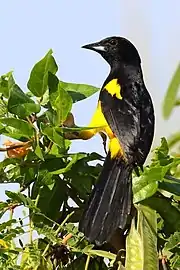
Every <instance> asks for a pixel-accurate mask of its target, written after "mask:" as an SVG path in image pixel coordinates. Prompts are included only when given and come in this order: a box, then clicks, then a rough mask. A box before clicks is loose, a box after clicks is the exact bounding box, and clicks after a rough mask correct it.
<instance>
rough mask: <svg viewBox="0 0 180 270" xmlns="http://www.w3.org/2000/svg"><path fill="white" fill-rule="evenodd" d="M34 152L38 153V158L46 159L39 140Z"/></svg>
mask: <svg viewBox="0 0 180 270" xmlns="http://www.w3.org/2000/svg"><path fill="white" fill-rule="evenodd" d="M34 153H35V154H36V156H37V157H38V158H40V159H41V160H43V161H44V157H43V153H42V150H41V147H40V146H39V142H37V145H36V147H35V150H34Z"/></svg>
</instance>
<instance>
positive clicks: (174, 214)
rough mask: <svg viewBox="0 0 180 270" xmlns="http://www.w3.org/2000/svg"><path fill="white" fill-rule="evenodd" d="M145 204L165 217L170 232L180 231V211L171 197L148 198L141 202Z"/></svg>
mask: <svg viewBox="0 0 180 270" xmlns="http://www.w3.org/2000/svg"><path fill="white" fill-rule="evenodd" d="M141 204H143V205H147V206H149V207H151V208H152V209H154V210H156V211H157V212H158V213H159V214H160V216H161V217H162V218H163V219H164V221H165V224H166V228H167V230H168V231H169V232H174V231H176V230H177V231H179V228H180V211H178V209H177V208H176V207H175V206H173V205H172V203H171V201H170V199H168V198H166V197H163V196H162V197H155V196H153V197H152V198H148V199H146V200H144V201H143V202H141Z"/></svg>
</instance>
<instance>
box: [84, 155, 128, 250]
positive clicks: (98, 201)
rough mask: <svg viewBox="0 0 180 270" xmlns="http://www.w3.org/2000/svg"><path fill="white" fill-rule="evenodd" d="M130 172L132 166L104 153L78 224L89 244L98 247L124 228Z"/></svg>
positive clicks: (126, 215)
mask: <svg viewBox="0 0 180 270" xmlns="http://www.w3.org/2000/svg"><path fill="white" fill-rule="evenodd" d="M132 170H133V166H132V165H129V164H127V163H126V162H125V161H123V160H122V159H120V158H119V159H117V158H116V159H111V157H110V153H108V155H107V157H106V160H105V162H104V166H103V170H102V172H101V174H100V177H99V180H98V183H97V185H96V186H95V188H94V190H93V192H92V195H91V196H90V199H89V202H88V204H87V208H86V209H85V211H84V213H83V216H82V218H81V221H80V224H79V230H80V231H81V232H83V233H84V235H85V236H86V238H87V239H88V240H89V241H90V242H95V243H96V244H97V245H102V244H103V243H104V242H107V241H108V240H110V238H111V237H112V235H113V233H114V232H115V230H116V229H117V228H121V229H123V228H124V227H125V225H126V222H127V217H128V215H129V214H130V210H131V203H132V181H131V178H132Z"/></svg>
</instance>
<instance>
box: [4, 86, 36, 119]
mask: <svg viewBox="0 0 180 270" xmlns="http://www.w3.org/2000/svg"><path fill="white" fill-rule="evenodd" d="M8 111H9V112H10V113H13V114H16V115H18V116H19V117H20V118H25V117H26V116H29V115H30V114H32V113H38V112H40V106H39V104H35V102H34V101H33V100H32V99H30V98H29V97H28V96H27V95H26V94H25V93H24V92H23V91H22V90H21V89H20V88H19V86H18V85H17V84H14V85H13V86H12V88H11V92H10V97H9V100H8Z"/></svg>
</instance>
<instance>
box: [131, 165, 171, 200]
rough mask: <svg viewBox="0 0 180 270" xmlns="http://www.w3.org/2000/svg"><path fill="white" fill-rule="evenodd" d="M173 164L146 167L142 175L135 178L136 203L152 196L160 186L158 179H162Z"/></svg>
mask: <svg viewBox="0 0 180 270" xmlns="http://www.w3.org/2000/svg"><path fill="white" fill-rule="evenodd" d="M170 166H171V164H168V165H167V166H160V165H157V166H156V167H154V166H151V167H150V168H148V167H146V168H145V169H144V172H143V174H142V175H141V176H140V177H134V178H133V194H134V199H133V201H134V203H137V202H140V201H142V200H144V199H146V198H148V197H151V196H152V195H153V194H154V193H155V192H156V191H157V188H158V181H162V180H163V178H164V176H165V174H166V172H167V171H168V170H169V168H170Z"/></svg>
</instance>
